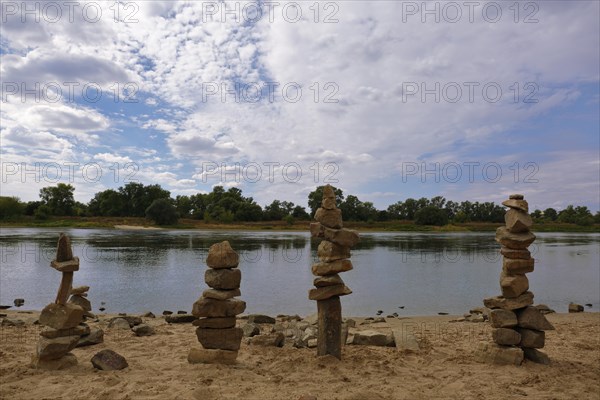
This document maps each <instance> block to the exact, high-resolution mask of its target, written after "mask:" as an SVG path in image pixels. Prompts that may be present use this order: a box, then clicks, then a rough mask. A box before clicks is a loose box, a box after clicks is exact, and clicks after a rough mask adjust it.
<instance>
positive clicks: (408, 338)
mask: <svg viewBox="0 0 600 400" xmlns="http://www.w3.org/2000/svg"><path fill="white" fill-rule="evenodd" d="M392 335H393V337H394V343H395V344H396V350H398V351H399V352H402V353H418V352H419V351H421V348H420V347H419V342H417V338H416V337H415V335H414V334H413V333H412V332H411V331H410V330H408V329H403V328H400V327H399V328H392Z"/></svg>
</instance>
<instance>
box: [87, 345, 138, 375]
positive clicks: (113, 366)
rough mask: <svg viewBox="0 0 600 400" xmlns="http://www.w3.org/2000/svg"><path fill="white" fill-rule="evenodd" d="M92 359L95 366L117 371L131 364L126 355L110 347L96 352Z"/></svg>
mask: <svg viewBox="0 0 600 400" xmlns="http://www.w3.org/2000/svg"><path fill="white" fill-rule="evenodd" d="M91 361H92V365H93V366H94V368H97V369H100V370H103V371H115V370H120V369H125V368H127V367H128V366H129V364H127V360H126V359H125V357H123V356H122V355H120V354H119V353H116V352H114V351H113V350H110V349H104V350H101V351H99V352H98V353H96V354H94V356H93V357H92V359H91Z"/></svg>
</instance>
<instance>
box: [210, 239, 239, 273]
mask: <svg viewBox="0 0 600 400" xmlns="http://www.w3.org/2000/svg"><path fill="white" fill-rule="evenodd" d="M239 262H240V257H239V255H238V254H237V253H236V252H235V251H234V250H233V249H232V248H231V245H230V244H229V242H228V241H224V242H221V243H215V244H213V245H212V246H210V247H209V249H208V256H207V257H206V265H208V266H209V267H210V268H214V269H219V268H235V267H237V266H238V264H239Z"/></svg>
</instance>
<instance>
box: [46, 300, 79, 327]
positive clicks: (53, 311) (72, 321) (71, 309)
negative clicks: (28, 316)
mask: <svg viewBox="0 0 600 400" xmlns="http://www.w3.org/2000/svg"><path fill="white" fill-rule="evenodd" d="M83 312H84V310H83V308H81V307H79V306H78V305H75V304H69V303H67V304H64V305H63V304H55V303H51V304H48V305H47V306H46V307H44V309H43V310H42V312H41V314H40V318H39V321H40V324H41V325H44V326H49V327H50V328H54V329H69V328H75V327H76V326H77V325H79V323H80V322H81V321H82V319H83Z"/></svg>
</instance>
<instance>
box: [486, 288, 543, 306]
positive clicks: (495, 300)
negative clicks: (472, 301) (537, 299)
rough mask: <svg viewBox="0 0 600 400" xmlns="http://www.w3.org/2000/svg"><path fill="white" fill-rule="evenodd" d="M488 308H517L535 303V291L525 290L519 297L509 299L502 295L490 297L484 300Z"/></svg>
mask: <svg viewBox="0 0 600 400" xmlns="http://www.w3.org/2000/svg"><path fill="white" fill-rule="evenodd" d="M483 304H484V305H485V306H486V307H487V308H492V309H493V308H502V309H504V310H516V309H518V308H523V307H527V306H530V305H532V304H533V293H531V292H525V293H523V294H522V295H520V296H519V297H515V298H513V299H509V298H506V297H502V296H496V297H488V298H487V299H484V300H483Z"/></svg>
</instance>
